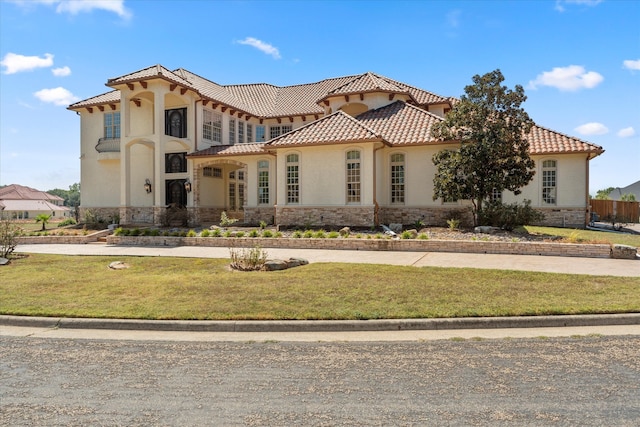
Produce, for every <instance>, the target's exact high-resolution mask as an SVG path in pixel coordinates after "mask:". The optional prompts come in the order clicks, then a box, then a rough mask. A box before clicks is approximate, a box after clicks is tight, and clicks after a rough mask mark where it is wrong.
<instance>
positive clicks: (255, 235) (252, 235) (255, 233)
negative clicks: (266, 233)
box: [249, 230, 260, 237]
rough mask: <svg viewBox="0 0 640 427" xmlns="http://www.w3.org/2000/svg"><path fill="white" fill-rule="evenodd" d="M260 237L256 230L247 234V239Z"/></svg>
mask: <svg viewBox="0 0 640 427" xmlns="http://www.w3.org/2000/svg"><path fill="white" fill-rule="evenodd" d="M259 235H260V233H258V230H251V231H250V232H249V237H258V236H259Z"/></svg>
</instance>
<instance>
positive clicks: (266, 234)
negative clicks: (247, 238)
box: [262, 230, 273, 237]
mask: <svg viewBox="0 0 640 427" xmlns="http://www.w3.org/2000/svg"><path fill="white" fill-rule="evenodd" d="M262 237H273V231H271V230H264V231H263V232H262Z"/></svg>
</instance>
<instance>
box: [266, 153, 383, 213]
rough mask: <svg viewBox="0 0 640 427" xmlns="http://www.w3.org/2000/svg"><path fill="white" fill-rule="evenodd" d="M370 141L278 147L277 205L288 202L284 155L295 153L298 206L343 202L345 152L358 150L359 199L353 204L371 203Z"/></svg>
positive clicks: (345, 198)
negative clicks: (296, 156)
mask: <svg viewBox="0 0 640 427" xmlns="http://www.w3.org/2000/svg"><path fill="white" fill-rule="evenodd" d="M373 148H374V147H373V144H372V143H362V144H344V145H326V146H318V147H300V148H297V149H293V148H292V149H280V150H278V152H277V156H278V157H277V158H278V160H277V161H278V171H277V185H278V189H277V204H278V205H279V206H285V205H288V203H287V192H286V183H287V178H286V173H287V168H286V158H287V155H289V154H298V156H299V167H300V169H299V173H300V203H298V204H296V205H297V206H341V205H346V204H347V202H346V200H347V192H346V153H347V152H348V151H351V150H358V151H360V167H361V172H360V178H361V189H360V194H361V201H360V203H358V204H355V205H363V206H364V205H372V204H373V182H372V177H373Z"/></svg>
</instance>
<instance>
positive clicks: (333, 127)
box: [267, 111, 382, 148]
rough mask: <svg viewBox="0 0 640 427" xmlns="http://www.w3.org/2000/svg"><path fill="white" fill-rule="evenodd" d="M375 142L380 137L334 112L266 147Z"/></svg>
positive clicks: (339, 112) (347, 116)
mask: <svg viewBox="0 0 640 427" xmlns="http://www.w3.org/2000/svg"><path fill="white" fill-rule="evenodd" d="M375 141H382V137H381V136H380V135H379V134H377V133H376V132H375V131H373V130H372V129H371V128H369V127H367V126H366V125H364V124H362V123H360V122H359V121H358V120H356V119H354V118H353V117H351V116H350V115H348V114H347V113H345V112H344V111H336V112H335V113H333V114H330V115H328V116H325V117H323V118H321V119H319V120H316V121H314V122H311V123H309V124H308V125H305V126H303V127H301V128H298V129H295V130H293V131H291V132H288V133H286V134H284V135H281V136H279V137H277V138H274V139H272V140H271V141H269V142H268V143H267V146H268V147H275V148H280V147H291V146H301V145H327V144H348V143H354V142H375Z"/></svg>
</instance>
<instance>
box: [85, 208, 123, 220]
mask: <svg viewBox="0 0 640 427" xmlns="http://www.w3.org/2000/svg"><path fill="white" fill-rule="evenodd" d="M79 211H80V212H79V215H80V220H81V221H84V220H85V218H86V217H87V214H89V215H93V216H94V217H95V218H99V219H103V220H104V221H106V222H111V221H112V220H113V218H115V217H120V218H122V216H121V215H120V208H83V207H80V209H79ZM121 221H122V220H121Z"/></svg>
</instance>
